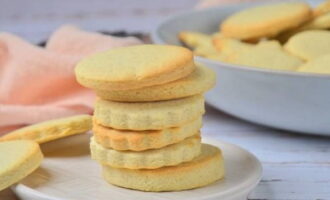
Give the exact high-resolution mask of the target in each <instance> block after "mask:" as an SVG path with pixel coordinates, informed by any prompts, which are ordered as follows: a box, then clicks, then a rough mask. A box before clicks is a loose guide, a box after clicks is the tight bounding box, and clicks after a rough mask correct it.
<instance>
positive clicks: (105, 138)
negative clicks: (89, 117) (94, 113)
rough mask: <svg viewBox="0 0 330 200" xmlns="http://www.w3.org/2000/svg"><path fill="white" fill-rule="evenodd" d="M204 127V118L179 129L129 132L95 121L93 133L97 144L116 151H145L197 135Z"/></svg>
mask: <svg viewBox="0 0 330 200" xmlns="http://www.w3.org/2000/svg"><path fill="white" fill-rule="evenodd" d="M201 127H202V117H199V118H198V119H196V120H193V121H191V122H189V123H187V124H184V125H182V126H179V127H173V128H167V129H162V130H147V131H129V130H117V129H112V128H108V127H104V126H102V125H100V124H98V123H97V122H96V121H95V120H94V125H93V133H94V137H95V140H96V142H97V143H99V144H100V145H102V146H103V147H105V148H112V149H114V150H119V151H123V150H131V151H144V150H147V149H159V148H162V147H164V146H167V145H170V144H174V143H177V142H180V141H182V140H184V139H185V138H187V137H190V136H192V135H195V134H196V133H197V132H199V129H200V128H201Z"/></svg>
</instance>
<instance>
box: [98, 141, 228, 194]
mask: <svg viewBox="0 0 330 200" xmlns="http://www.w3.org/2000/svg"><path fill="white" fill-rule="evenodd" d="M224 173H225V172H224V162H223V157H222V154H221V151H220V150H219V149H218V148H217V147H214V146H212V145H208V144H202V150H201V154H200V155H199V156H198V157H196V158H195V159H193V160H192V161H190V162H185V163H182V164H180V165H176V166H170V167H162V168H157V169H152V170H150V169H124V168H114V167H110V166H103V177H104V179H105V180H106V181H107V182H108V183H111V184H113V185H117V186H120V187H124V188H130V189H135V190H142V191H150V192H161V191H179V190H188V189H193V188H198V187H203V186H206V185H208V184H211V183H213V182H215V181H217V180H219V179H222V178H223V177H224Z"/></svg>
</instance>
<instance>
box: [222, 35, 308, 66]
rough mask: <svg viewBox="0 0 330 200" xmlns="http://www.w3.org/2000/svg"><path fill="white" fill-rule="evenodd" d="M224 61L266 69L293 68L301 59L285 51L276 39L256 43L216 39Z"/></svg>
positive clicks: (299, 63) (298, 64)
mask: <svg viewBox="0 0 330 200" xmlns="http://www.w3.org/2000/svg"><path fill="white" fill-rule="evenodd" d="M217 45H218V48H220V49H221V53H222V54H223V56H224V59H225V61H226V62H229V63H233V64H239V65H246V66H253V67H261V68H267V69H279V70H295V69H296V68H297V67H299V66H300V65H301V64H302V60H300V59H299V58H297V57H294V56H292V55H290V54H289V53H287V52H285V51H284V50H283V48H282V46H281V45H280V44H279V43H278V42H277V41H262V42H259V43H258V44H256V45H253V44H248V43H244V42H241V41H239V40H236V39H222V41H221V40H219V41H218V44H217Z"/></svg>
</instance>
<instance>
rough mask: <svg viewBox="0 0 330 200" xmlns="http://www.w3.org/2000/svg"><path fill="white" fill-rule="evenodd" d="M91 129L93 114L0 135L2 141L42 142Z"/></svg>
mask: <svg viewBox="0 0 330 200" xmlns="http://www.w3.org/2000/svg"><path fill="white" fill-rule="evenodd" d="M91 129H92V116H90V115H75V116H71V117H65V118H60V119H54V120H49V121H44V122H40V123H37V124H34V125H31V126H26V127H24V128H21V129H18V130H15V131H13V132H10V133H8V134H6V135H4V136H2V137H0V142H1V141H8V140H34V141H36V142H38V143H39V144H41V143H45V142H49V141H52V140H57V139H60V138H63V137H67V136H70V135H75V134H80V133H84V132H86V131H89V130H91Z"/></svg>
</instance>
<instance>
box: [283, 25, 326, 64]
mask: <svg viewBox="0 0 330 200" xmlns="http://www.w3.org/2000/svg"><path fill="white" fill-rule="evenodd" d="M284 48H285V49H286V50H287V51H289V52H290V53H291V54H293V55H295V56H298V57H300V58H301V59H304V60H312V59H315V58H317V57H318V56H322V55H324V54H328V53H330V32H329V31H325V30H310V31H304V32H300V33H298V34H296V35H294V36H292V37H291V38H290V39H289V41H288V42H287V43H286V44H285V46H284Z"/></svg>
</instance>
